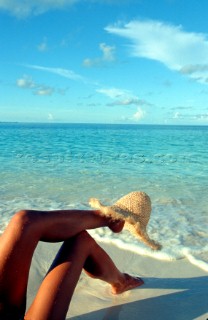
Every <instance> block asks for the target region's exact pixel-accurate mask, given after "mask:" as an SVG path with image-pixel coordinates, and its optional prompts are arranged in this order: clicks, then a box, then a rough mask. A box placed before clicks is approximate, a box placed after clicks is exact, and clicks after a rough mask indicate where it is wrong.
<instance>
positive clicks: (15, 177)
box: [0, 123, 208, 270]
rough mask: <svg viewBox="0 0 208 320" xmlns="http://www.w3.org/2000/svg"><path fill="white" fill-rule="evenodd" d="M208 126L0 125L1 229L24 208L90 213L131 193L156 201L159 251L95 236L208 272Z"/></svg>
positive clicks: (125, 236)
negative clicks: (94, 204)
mask: <svg viewBox="0 0 208 320" xmlns="http://www.w3.org/2000/svg"><path fill="white" fill-rule="evenodd" d="M207 150H208V127H202V126H200V127H196V126H143V125H138V126H137V125H87V124H82V125H78V124H76V125H75V124H74V125H73V124H4V123H2V124H0V165H1V170H0V179H1V185H0V195H1V196H0V230H1V231H3V230H4V228H5V226H6V224H7V223H8V221H9V219H10V218H11V216H12V215H13V214H14V212H15V211H17V210H19V209H22V208H33V209H60V208H63V209H67V208H85V209H86V208H89V206H88V198H90V197H98V198H99V199H100V200H101V201H102V202H103V203H105V204H108V205H109V204H112V203H113V202H114V201H115V200H117V199H118V198H120V197H121V196H123V195H125V194H126V193H128V192H130V191H134V190H142V191H145V192H146V193H148V194H149V196H150V197H151V200H152V207H153V210H152V215H151V219H150V222H149V225H148V233H149V235H150V236H151V238H153V239H155V240H157V241H159V242H161V243H162V244H163V249H162V251H161V252H159V253H155V252H153V251H151V250H150V249H149V248H147V247H146V246H145V245H143V244H142V243H140V242H138V240H135V239H134V238H133V237H132V236H131V235H130V234H129V233H128V232H127V231H123V232H122V233H121V234H112V233H111V232H110V231H109V230H108V229H107V228H102V229H97V230H95V231H92V232H91V234H92V235H93V236H94V237H95V238H96V239H99V240H101V241H104V242H113V243H115V244H116V245H118V246H119V247H121V248H125V249H128V250H133V251H134V252H137V253H139V254H146V255H149V256H153V257H155V258H158V259H181V258H183V257H187V258H188V259H189V260H190V261H191V263H194V264H196V265H198V266H199V267H200V268H202V269H204V270H208V244H207V230H208V204H207V196H208V191H207V190H208V152H207Z"/></svg>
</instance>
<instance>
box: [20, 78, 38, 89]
mask: <svg viewBox="0 0 208 320" xmlns="http://www.w3.org/2000/svg"><path fill="white" fill-rule="evenodd" d="M16 85H17V86H18V87H19V88H24V89H31V88H35V87H36V84H35V82H34V81H33V80H32V78H31V77H29V76H27V75H24V76H23V77H22V78H19V79H17V80H16Z"/></svg>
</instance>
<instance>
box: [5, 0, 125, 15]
mask: <svg viewBox="0 0 208 320" xmlns="http://www.w3.org/2000/svg"><path fill="white" fill-rule="evenodd" d="M89 1H91V2H103V3H106V4H116V5H120V4H121V2H123V3H125V2H127V3H128V2H129V1H130V0H89ZM78 2H81V0H0V10H5V11H8V12H9V13H11V14H12V15H14V16H16V17H17V18H26V17H28V16H29V15H39V14H43V13H45V12H47V11H49V10H55V9H59V10H64V9H66V8H68V7H70V6H72V5H74V4H76V3H78Z"/></svg>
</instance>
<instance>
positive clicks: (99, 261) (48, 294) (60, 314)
mask: <svg viewBox="0 0 208 320" xmlns="http://www.w3.org/2000/svg"><path fill="white" fill-rule="evenodd" d="M83 267H84V268H85V271H86V272H87V274H88V275H90V276H91V277H93V278H97V279H101V280H103V281H106V282H107V283H109V284H110V285H111V286H112V292H113V293H115V294H117V293H121V292H124V291H126V290H129V289H132V288H135V287H138V286H140V285H141V284H143V281H142V280H141V279H140V280H139V279H136V278H134V277H131V276H129V275H127V274H123V273H121V272H120V271H119V270H118V269H117V267H116V266H115V264H114V263H113V261H112V260H111V258H110V257H109V256H108V255H107V253H106V252H105V251H104V250H103V249H102V248H101V247H100V246H99V245H98V244H97V243H96V242H95V241H94V239H93V238H92V237H91V236H90V235H89V234H88V233H87V232H86V231H83V232H81V233H80V234H79V235H77V236H75V237H74V238H72V239H70V240H67V241H65V242H64V244H63V245H62V247H61V249H60V251H59V253H58V254H57V256H56V258H55V260H54V262H53V264H52V266H51V268H50V270H49V272H48V273H47V275H46V277H45V279H44V280H43V282H42V284H41V286H40V289H39V291H38V293H37V295H36V297H35V300H34V302H33V304H32V305H31V307H30V308H29V310H28V312H27V313H26V315H25V320H57V319H59V320H64V319H65V317H66V313H67V311H68V308H69V304H70V301H71V297H72V295H73V292H74V289H75V287H76V284H77V282H78V280H79V276H80V273H81V271H82V268H83Z"/></svg>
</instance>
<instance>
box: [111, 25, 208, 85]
mask: <svg viewBox="0 0 208 320" xmlns="http://www.w3.org/2000/svg"><path fill="white" fill-rule="evenodd" d="M105 29H106V31H108V32H109V33H112V34H115V35H118V36H120V37H124V38H127V39H128V40H129V41H130V42H131V45H130V46H129V48H130V53H131V55H133V56H135V57H143V58H147V59H152V60H156V61H159V62H161V63H163V64H164V65H165V66H166V67H168V68H169V69H171V70H175V71H178V72H181V73H183V74H186V75H188V76H189V77H191V78H193V79H195V80H197V81H200V82H203V83H208V40H207V35H206V34H202V33H194V32H186V31H184V30H183V28H182V27H181V26H174V25H171V24H165V23H163V22H160V21H152V20H148V21H139V20H134V21H131V22H129V23H126V24H124V25H119V24H118V25H111V26H108V27H106V28H105Z"/></svg>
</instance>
